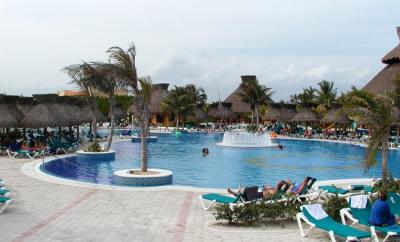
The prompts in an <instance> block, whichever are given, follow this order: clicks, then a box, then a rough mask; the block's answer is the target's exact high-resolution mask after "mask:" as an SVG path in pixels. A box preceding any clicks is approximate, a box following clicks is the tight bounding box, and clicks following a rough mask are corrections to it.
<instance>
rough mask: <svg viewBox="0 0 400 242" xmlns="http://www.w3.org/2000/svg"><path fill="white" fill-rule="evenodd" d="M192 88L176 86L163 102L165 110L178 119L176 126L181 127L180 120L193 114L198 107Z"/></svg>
mask: <svg viewBox="0 0 400 242" xmlns="http://www.w3.org/2000/svg"><path fill="white" fill-rule="evenodd" d="M190 89H191V88H189V89H188V88H186V87H178V86H174V89H172V90H171V92H170V94H169V95H168V97H166V98H165V99H164V100H163V101H162V103H161V110H163V112H169V113H173V114H174V116H175V119H176V128H178V127H179V120H180V118H181V117H183V118H184V117H185V116H187V115H189V114H193V112H194V110H195V108H196V99H194V96H193V93H192V92H191V91H189V90H190Z"/></svg>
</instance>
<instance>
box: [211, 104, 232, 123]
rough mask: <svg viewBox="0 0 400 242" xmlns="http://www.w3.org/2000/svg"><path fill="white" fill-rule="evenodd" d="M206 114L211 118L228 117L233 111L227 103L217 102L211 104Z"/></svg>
mask: <svg viewBox="0 0 400 242" xmlns="http://www.w3.org/2000/svg"><path fill="white" fill-rule="evenodd" d="M208 115H209V116H210V117H213V118H220V119H230V118H232V117H233V116H234V113H233V111H232V109H231V107H230V104H228V103H221V102H219V103H218V105H213V106H212V107H211V108H210V111H209V112H208Z"/></svg>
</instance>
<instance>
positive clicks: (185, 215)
mask: <svg viewBox="0 0 400 242" xmlns="http://www.w3.org/2000/svg"><path fill="white" fill-rule="evenodd" d="M25 162H28V160H22V159H17V160H12V159H9V158H5V157H0V177H1V178H3V179H4V180H5V181H6V183H7V187H8V188H9V189H10V190H11V192H12V195H11V197H12V199H13V200H14V201H13V203H11V204H10V206H9V207H8V208H7V209H6V210H5V211H4V212H3V213H2V214H0V221H1V222H0V234H1V235H0V238H1V239H0V241H2V242H6V241H13V242H17V241H41V242H46V241H49V242H50V241H51V242H55V241H85V242H88V241H146V242H147V241H177V242H180V241H246V242H248V241H328V240H329V237H328V236H326V234H324V233H321V232H318V231H316V232H315V233H312V235H311V236H310V237H309V238H305V239H303V238H301V237H300V235H299V231H298V229H297V226H296V224H295V223H293V224H289V225H287V226H286V227H285V228H280V227H268V228H243V227H227V226H221V225H218V224H217V223H216V221H215V220H214V216H213V215H212V212H209V211H203V210H202V208H201V207H200V204H199V202H198V198H197V197H198V195H199V193H197V192H191V191H114V190H101V189H89V188H81V187H75V186H67V185H59V184H54V183H49V182H45V181H41V180H37V179H34V178H31V177H28V176H26V175H24V174H22V173H21V171H20V168H21V166H22V165H23V164H24V163H25Z"/></svg>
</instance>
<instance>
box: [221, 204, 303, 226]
mask: <svg viewBox="0 0 400 242" xmlns="http://www.w3.org/2000/svg"><path fill="white" fill-rule="evenodd" d="M298 211H299V205H298V204H293V203H287V202H277V201H276V202H272V203H267V202H261V203H260V202H250V203H246V204H243V205H239V206H234V207H233V208H232V209H231V208H230V207H229V206H228V205H224V204H219V205H217V206H216V210H215V212H214V216H215V219H216V220H225V221H227V222H228V223H229V224H240V225H252V224H255V223H261V224H265V225H283V224H284V222H287V221H289V220H293V219H294V218H295V215H296V213H297V212H298Z"/></svg>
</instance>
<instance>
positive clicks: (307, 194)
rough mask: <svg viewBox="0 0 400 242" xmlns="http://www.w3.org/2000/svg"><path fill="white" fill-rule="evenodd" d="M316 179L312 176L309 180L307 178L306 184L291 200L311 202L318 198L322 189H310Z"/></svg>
mask: <svg viewBox="0 0 400 242" xmlns="http://www.w3.org/2000/svg"><path fill="white" fill-rule="evenodd" d="M316 181H317V179H316V178H312V179H311V180H309V181H308V183H307V185H306V186H305V187H304V188H303V190H301V191H300V193H299V194H296V195H295V199H294V200H293V202H300V203H304V202H308V203H311V202H312V201H316V200H318V198H319V197H320V195H321V192H322V191H321V190H313V189H312V187H313V185H314V184H315V182H316Z"/></svg>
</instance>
